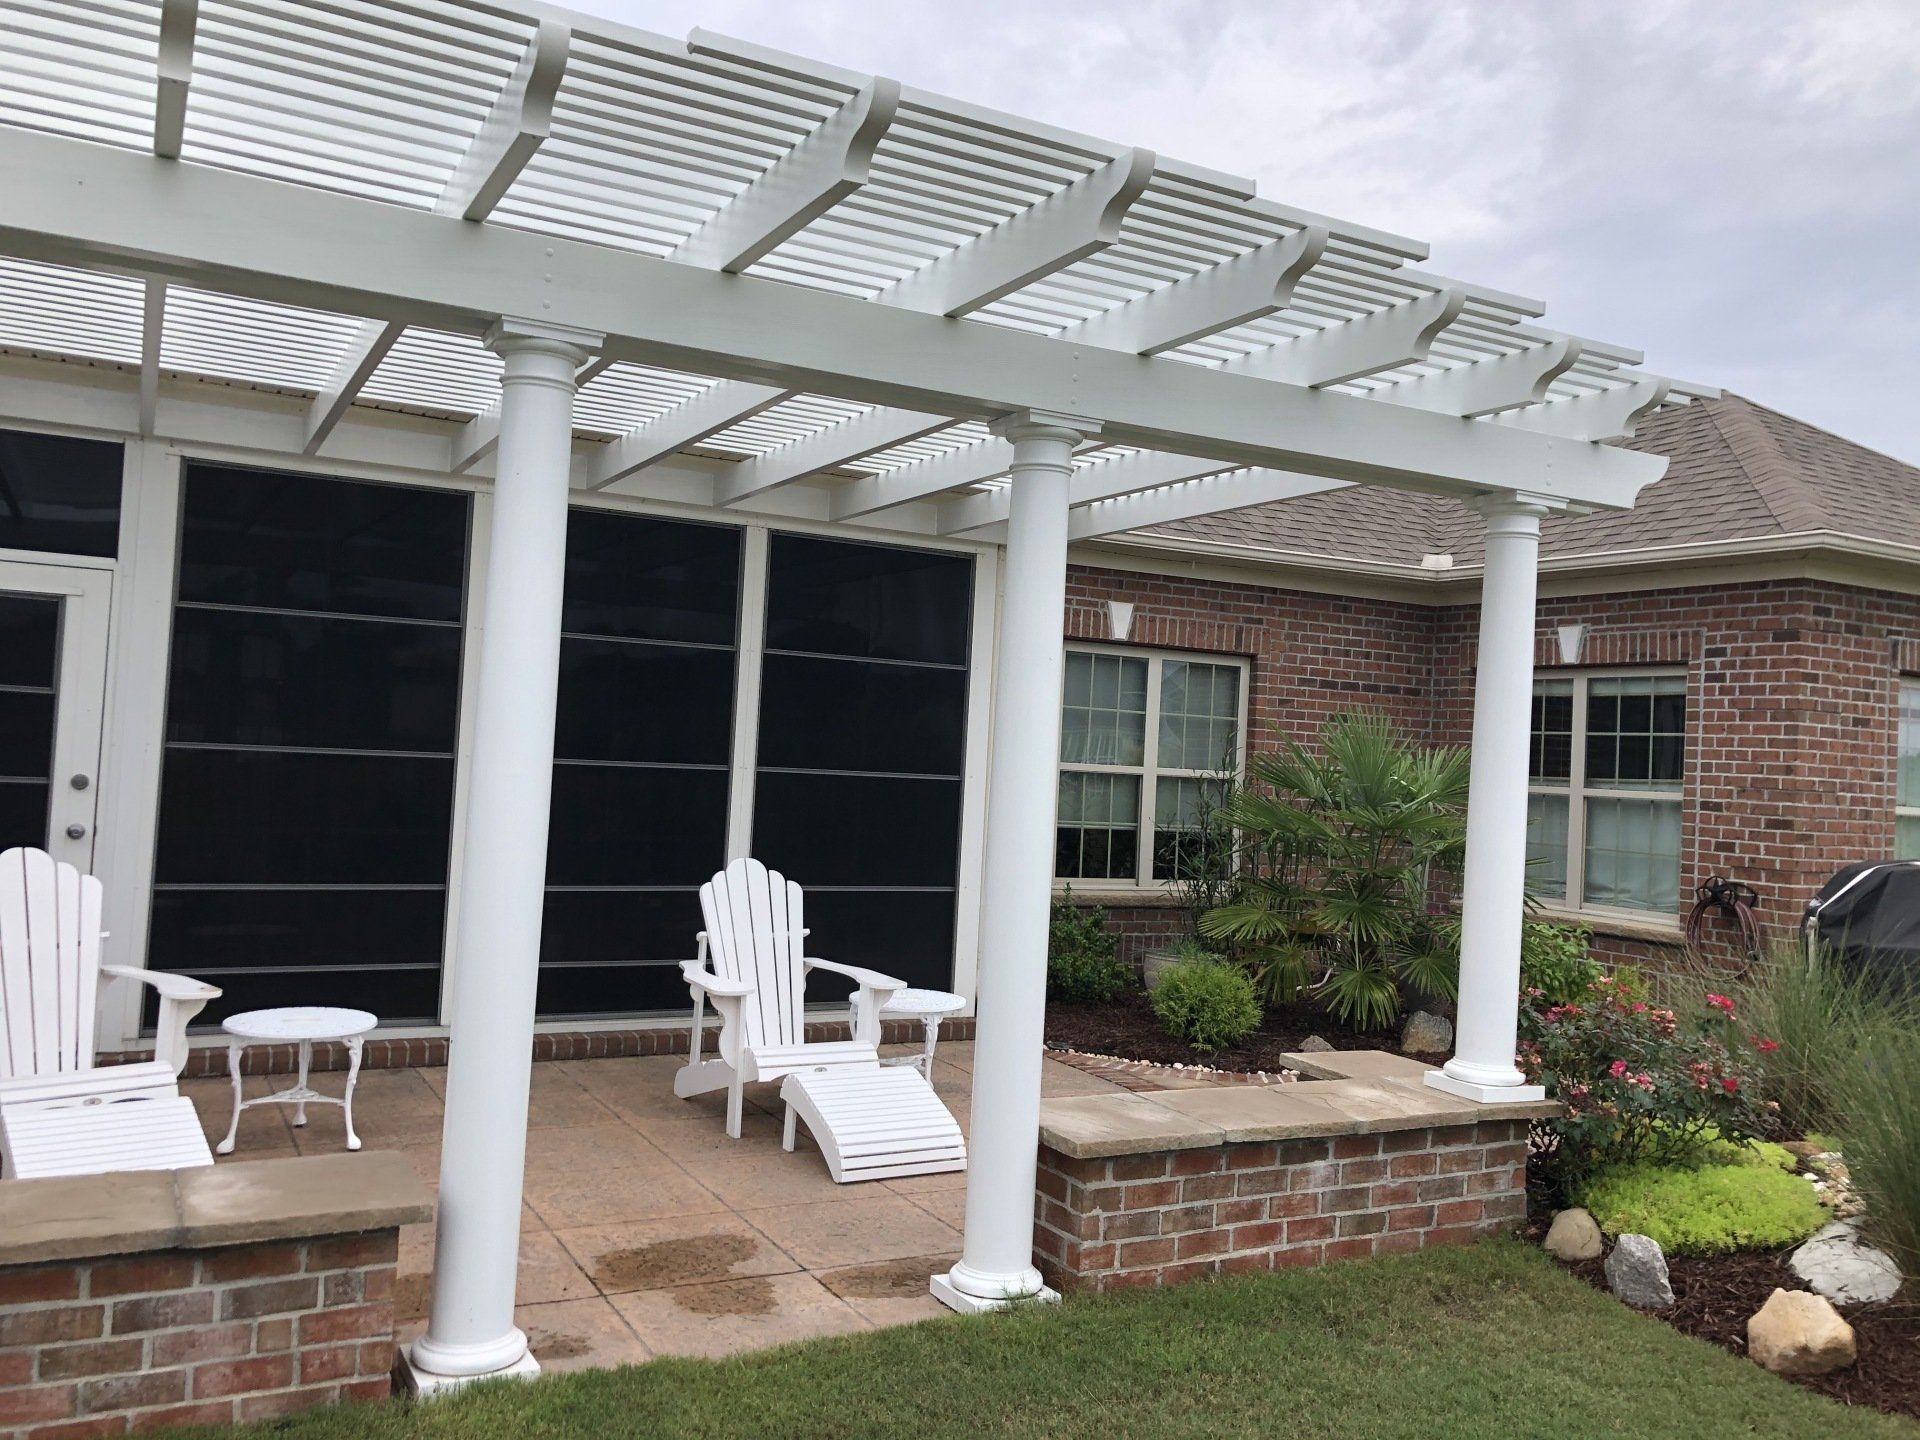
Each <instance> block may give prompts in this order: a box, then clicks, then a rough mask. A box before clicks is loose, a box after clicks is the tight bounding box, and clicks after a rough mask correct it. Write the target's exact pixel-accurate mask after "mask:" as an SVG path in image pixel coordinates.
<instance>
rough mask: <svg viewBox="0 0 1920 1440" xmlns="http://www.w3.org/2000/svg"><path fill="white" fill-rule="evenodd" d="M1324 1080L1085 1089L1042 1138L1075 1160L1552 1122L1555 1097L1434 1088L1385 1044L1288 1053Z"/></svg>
mask: <svg viewBox="0 0 1920 1440" xmlns="http://www.w3.org/2000/svg"><path fill="white" fill-rule="evenodd" d="M1286 1060H1287V1063H1288V1064H1289V1065H1291V1066H1292V1067H1293V1068H1295V1069H1297V1070H1298V1071H1300V1073H1301V1074H1303V1075H1308V1076H1313V1077H1316V1078H1312V1079H1308V1080H1301V1081H1298V1082H1295V1083H1292V1084H1284V1085H1218V1086H1206V1087H1204V1088H1201V1089H1194V1090H1158V1091H1153V1092H1151V1093H1147V1094H1124V1095H1085V1096H1080V1097H1078V1098H1075V1099H1071V1100H1048V1101H1045V1102H1043V1103H1042V1105H1041V1106H1040V1143H1041V1144H1042V1145H1045V1146H1047V1147H1048V1148H1049V1149H1051V1150H1055V1151H1058V1152H1059V1153H1060V1154H1062V1155H1065V1156H1067V1157H1069V1158H1070V1159H1074V1160H1097V1159H1100V1158H1102V1157H1104V1156H1109V1155H1138V1154H1143V1153H1146V1152H1148V1151H1154V1150H1199V1149H1204V1148H1206V1147H1209V1146H1213V1145H1232V1144H1239V1143H1241V1142H1243V1141H1249V1140H1298V1139H1309V1138H1316V1137H1321V1136H1328V1135H1375V1134H1379V1133H1381V1132H1383V1131H1389V1130H1424V1129H1427V1128H1429V1127H1432V1126H1440V1125H1475V1124H1479V1123H1481V1122H1483V1121H1490V1120H1544V1119H1547V1118H1549V1117H1551V1116H1554V1115H1557V1114H1559V1113H1560V1106H1559V1104H1558V1103H1557V1102H1555V1101H1551V1100H1536V1101H1532V1102H1525V1103H1520V1104H1514V1105H1481V1104H1478V1103H1476V1102H1474V1101H1472V1100H1463V1099H1461V1098H1459V1097H1458V1096H1455V1095H1448V1094H1446V1093H1445V1092H1444V1091H1440V1090H1435V1089H1433V1088H1431V1087H1430V1086H1428V1085H1427V1083H1426V1073H1427V1070H1428V1068H1429V1067H1428V1066H1426V1065H1424V1064H1422V1063H1420V1062H1419V1061H1417V1060H1408V1059H1406V1058H1405V1057H1404V1056H1400V1055H1390V1054H1387V1053H1386V1052H1385V1051H1381V1050H1342V1051H1321V1052H1319V1053H1316V1054H1312V1055H1289V1056H1287V1057H1286Z"/></svg>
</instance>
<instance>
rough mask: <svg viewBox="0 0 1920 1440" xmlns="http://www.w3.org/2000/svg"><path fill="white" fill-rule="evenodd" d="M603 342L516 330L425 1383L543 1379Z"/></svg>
mask: <svg viewBox="0 0 1920 1440" xmlns="http://www.w3.org/2000/svg"><path fill="white" fill-rule="evenodd" d="M598 340H599V337H598V336H585V335H581V334H578V333H577V332H571V331H562V330H559V329H556V328H555V327H550V326H541V325H538V324H534V323H521V322H512V321H502V322H501V323H500V324H498V325H496V326H495V327H494V329H493V330H492V332H490V333H489V335H488V337H487V343H488V345H489V346H490V347H491V348H492V349H493V350H494V351H495V352H497V353H498V354H499V355H500V356H501V357H502V358H503V359H504V360H505V361H506V369H505V373H504V374H503V375H502V376H501V381H500V444H499V450H498V456H497V460H496V474H495V479H494V485H493V507H492V512H493V513H492V518H491V520H490V522H489V525H488V531H487V534H488V547H487V581H486V601H485V613H484V615H483V617H482V628H481V631H480V635H479V641H480V679H479V687H478V688H479V696H478V700H477V702H476V706H475V719H474V732H473V752H472V757H471V765H470V774H471V776H472V779H471V781H470V783H469V790H468V800H467V819H466V846H465V851H464V854H463V857H462V862H461V867H460V926H459V935H458V939H457V941H456V944H455V950H454V960H453V969H452V975H451V982H452V999H451V1006H450V1020H451V1054H450V1056H449V1064H448V1069H447V1104H446V1125H445V1129H444V1131H443V1136H442V1145H441V1151H440V1194H439V1204H438V1214H437V1233H436V1236H435V1240H434V1253H433V1308H432V1312H431V1315H430V1318H429V1319H428V1322H427V1333H426V1334H425V1335H424V1336H422V1337H421V1338H420V1339H419V1340H418V1341H416V1342H415V1343H414V1344H413V1345H412V1347H411V1348H410V1353H409V1354H408V1356H407V1363H408V1368H409V1371H410V1374H411V1376H412V1378H413V1380H414V1383H415V1387H416V1388H419V1389H431V1388H434V1386H435V1385H436V1384H441V1383H446V1382H449V1381H454V1382H457V1381H460V1380H466V1379H472V1378H475V1377H478V1376H483V1375H490V1374H497V1373H500V1372H503V1371H512V1372H515V1373H530V1372H532V1371H534V1370H536V1369H537V1368H538V1367H537V1365H535V1363H534V1361H533V1358H532V1357H531V1356H530V1355H529V1354H528V1353H527V1337H526V1336H525V1335H524V1334H523V1333H522V1332H521V1331H520V1330H519V1328H518V1327H516V1326H515V1325H514V1323H513V1301H514V1283H515V1279H516V1275H517V1272H518V1269H519V1254H520V1189H521V1181H522V1177H523V1171H524V1169H525V1166H526V1149H527V1092H528V1086H529V1084H530V1082H531V1078H532V1074H531V1072H532V1065H533V1015H534V989H535V984H536V982H537V980H538V978H539V961H540V920H541V910H542V906H543V904H544V901H545V898H546V859H547V807H548V801H549V799H550V798H551V795H552V788H553V723H554V706H555V695H556V692H557V690H558V688H559V677H560V603H561V593H562V588H563V586H564V583H565V579H566V564H567V498H568V467H569V463H570V459H571V448H572V438H573V394H574V379H573V377H574V371H575V370H577V369H578V368H579V366H580V365H581V363H582V362H583V361H584V360H585V359H586V358H587V355H588V354H589V353H590V349H591V347H592V346H593V345H595V344H597V343H598Z"/></svg>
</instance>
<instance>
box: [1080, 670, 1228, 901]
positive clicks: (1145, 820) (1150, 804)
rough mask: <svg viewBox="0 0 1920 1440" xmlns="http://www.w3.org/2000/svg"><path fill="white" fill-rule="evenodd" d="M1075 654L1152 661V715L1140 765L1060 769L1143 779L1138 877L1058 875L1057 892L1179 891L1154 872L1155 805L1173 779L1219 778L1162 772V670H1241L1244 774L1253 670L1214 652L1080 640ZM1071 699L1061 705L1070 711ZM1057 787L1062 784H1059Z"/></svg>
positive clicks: (1149, 698)
mask: <svg viewBox="0 0 1920 1440" xmlns="http://www.w3.org/2000/svg"><path fill="white" fill-rule="evenodd" d="M1066 648H1067V652H1068V653H1069V654H1076V653H1077V654H1083V655H1118V656H1121V657H1123V658H1126V659H1129V660H1144V661H1146V662H1147V714H1146V744H1145V748H1144V750H1143V751H1142V754H1141V757H1140V758H1141V763H1140V764H1138V765H1095V764H1088V763H1083V762H1080V761H1066V760H1062V761H1059V762H1058V764H1057V766H1056V769H1057V771H1058V772H1059V773H1062V774H1064V773H1066V772H1068V771H1077V772H1079V773H1081V774H1087V775H1130V776H1135V777H1138V779H1139V781H1140V808H1139V818H1138V824H1139V839H1138V842H1137V847H1138V848H1137V849H1136V851H1135V856H1136V860H1135V864H1134V869H1135V870H1136V871H1137V872H1140V873H1137V874H1135V875H1134V876H1133V878H1131V879H1127V878H1124V877H1115V878H1113V879H1107V878H1105V877H1102V876H1097V875H1089V876H1085V877H1080V876H1072V875H1055V876H1054V877H1053V884H1054V888H1055V889H1056V890H1058V889H1060V888H1062V887H1065V886H1072V887H1074V888H1075V889H1078V890H1084V891H1090V892H1102V891H1120V890H1126V891H1138V892H1140V893H1143V894H1156V893H1165V892H1167V891H1169V890H1171V889H1172V888H1173V885H1174V881H1173V880H1172V879H1171V878H1170V877H1160V878H1156V877H1154V876H1153V874H1152V873H1151V872H1152V870H1153V848H1154V841H1153V834H1154V804H1155V802H1156V800H1157V798H1158V794H1159V788H1160V787H1159V783H1158V782H1159V781H1160V780H1162V779H1167V780H1205V779H1210V778H1212V777H1214V776H1216V775H1218V774H1219V771H1217V770H1188V769H1183V768H1180V767H1178V766H1172V767H1168V768H1166V769H1162V768H1161V767H1160V763H1159V762H1160V669H1161V666H1162V665H1163V664H1164V663H1165V662H1166V661H1169V660H1173V661H1178V662H1180V663H1183V664H1188V665H1219V666H1226V667H1230V668H1232V669H1234V670H1237V671H1238V672H1239V675H1240V685H1239V694H1238V696H1237V700H1238V704H1237V705H1236V706H1235V710H1234V717H1233V735H1234V742H1233V752H1234V754H1233V762H1234V770H1235V772H1236V773H1238V772H1241V771H1243V770H1244V769H1245V768H1246V763H1247V692H1248V690H1249V689H1250V688H1251V687H1252V680H1253V667H1252V665H1251V664H1250V663H1249V662H1248V660H1247V658H1246V657H1245V656H1244V655H1222V654H1218V653H1216V652H1213V651H1209V650H1159V649H1153V648H1150V647H1148V646H1144V645H1105V644H1096V643H1088V642H1082V641H1078V640H1076V641H1074V642H1072V643H1071V644H1069V645H1068V646H1067V647H1066ZM1065 704H1066V702H1065V698H1064V696H1063V698H1062V700H1061V706H1062V709H1063V710H1064V708H1065ZM1056 784H1057V782H1056ZM1058 828H1059V827H1058V819H1057V818H1056V820H1055V833H1056V834H1057V833H1058Z"/></svg>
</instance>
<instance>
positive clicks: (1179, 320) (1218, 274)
mask: <svg viewBox="0 0 1920 1440" xmlns="http://www.w3.org/2000/svg"><path fill="white" fill-rule="evenodd" d="M1327 238H1328V237H1327V232H1326V231H1325V230H1323V229H1320V228H1319V227H1317V226H1315V227H1310V228H1308V229H1305V230H1296V231H1294V232H1293V234H1291V235H1288V236H1286V237H1285V238H1284V239H1280V240H1274V241H1272V242H1270V243H1268V244H1266V245H1262V246H1260V247H1259V248H1258V249H1257V250H1249V251H1247V252H1246V253H1245V254H1242V255H1236V256H1234V257H1233V258H1232V259H1231V260H1225V261H1222V262H1221V263H1220V264H1218V265H1212V266H1209V267H1208V268H1207V269H1205V270H1201V271H1199V272H1197V273H1196V274H1193V275H1190V276H1188V277H1187V278H1186V279H1184V280H1176V281H1175V282H1174V283H1173V284H1171V285H1163V286H1161V287H1160V288H1159V289H1158V290H1153V291H1149V292H1148V293H1147V294H1145V295H1142V296H1141V297H1140V298H1139V299H1137V300H1130V301H1128V302H1127V303H1126V304H1124V305H1116V306H1114V307H1113V309H1111V310H1106V311H1103V312H1102V313H1100V314H1098V315H1091V316H1089V317H1088V318H1087V319H1085V320H1082V321H1080V322H1079V323H1078V324H1077V325H1070V326H1068V327H1067V328H1066V329H1065V330H1063V331H1061V332H1060V334H1059V336H1058V337H1057V338H1059V339H1062V340H1074V341H1079V342H1080V343H1082V344H1086V345H1098V346H1101V347H1102V348H1104V349H1107V350H1124V351H1126V352H1127V353H1128V354H1131V355H1157V354H1159V353H1160V352H1161V351H1162V350H1171V349H1173V348H1174V347H1175V346H1178V345H1184V344H1186V343H1187V342H1188V341H1189V340H1198V339H1199V338H1200V337H1201V336H1203V335H1212V334H1214V333H1215V332H1217V331H1220V330H1229V329H1232V328H1233V327H1234V326H1235V325H1244V324H1246V323H1247V322H1248V321H1249V320H1258V319H1261V318H1262V317H1263V316H1267V315H1272V314H1274V313H1275V312H1276V311H1280V310H1284V309H1286V308H1287V305H1288V303H1289V302H1290V301H1291V300H1292V299H1293V289H1294V286H1296V285H1297V284H1299V283H1300V280H1301V278H1302V277H1303V276H1304V275H1306V274H1307V272H1308V271H1310V270H1312V269H1313V267H1314V266H1315V265H1316V264H1317V263H1318V262H1319V259H1320V257H1321V255H1322V254H1324V253H1325V252H1326V248H1327Z"/></svg>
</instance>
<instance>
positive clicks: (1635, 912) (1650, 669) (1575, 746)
mask: <svg viewBox="0 0 1920 1440" xmlns="http://www.w3.org/2000/svg"><path fill="white" fill-rule="evenodd" d="M1564 680H1571V681H1572V682H1573V734H1572V738H1571V741H1570V742H1569V743H1570V744H1571V746H1572V750H1573V753H1572V755H1571V756H1570V757H1569V764H1568V766H1567V781H1566V784H1564V785H1552V784H1545V783H1542V782H1540V781H1536V780H1535V779H1533V777H1532V776H1531V775H1529V776H1528V777H1527V794H1528V795H1530V796H1532V795H1561V796H1565V797H1566V801H1567V893H1566V895H1565V897H1564V898H1562V897H1558V896H1553V895H1542V896H1541V897H1540V899H1541V902H1542V903H1543V904H1545V905H1547V906H1548V907H1550V908H1551V909H1554V910H1560V911H1565V912H1566V913H1568V914H1576V915H1592V916H1595V917H1598V918H1602V919H1609V920H1624V921H1638V922H1640V923H1641V924H1645V923H1646V922H1647V921H1649V920H1657V919H1660V918H1663V917H1664V918H1669V919H1674V920H1677V919H1678V918H1679V915H1680V908H1679V903H1678V902H1683V901H1684V899H1685V894H1684V886H1683V883H1682V882H1683V881H1684V878H1685V875H1686V847H1687V837H1686V809H1685V807H1686V801H1687V784H1688V781H1689V778H1690V772H1691V770H1692V768H1693V749H1694V747H1693V734H1694V730H1693V721H1694V713H1693V685H1692V681H1691V678H1690V677H1689V676H1688V674H1687V671H1686V670H1685V669H1684V668H1676V667H1674V666H1671V665H1657V666H1646V667H1634V668H1626V669H1598V670H1587V669H1581V670H1542V671H1538V672H1536V673H1535V675H1534V677H1533V681H1534V685H1535V686H1536V687H1537V686H1540V685H1545V684H1549V683H1551V682H1553V681H1564ZM1594 680H1679V681H1681V682H1682V683H1684V684H1685V685H1686V687H1687V688H1686V701H1687V715H1686V722H1685V724H1686V728H1685V729H1683V730H1682V731H1681V741H1680V786H1679V789H1678V790H1675V791H1672V792H1667V791H1662V790H1633V789H1615V788H1610V787H1607V786H1601V785H1588V784H1587V783H1586V778H1587V686H1588V684H1589V682H1591V681H1594ZM1528 730H1529V734H1531V730H1532V726H1531V725H1529V726H1528ZM1529 768H1531V766H1529ZM1668 793H1671V794H1672V796H1673V800H1672V803H1673V804H1675V805H1678V806H1680V807H1681V811H1680V817H1681V833H1680V854H1679V856H1678V857H1677V859H1676V862H1675V863H1676V865H1677V866H1678V873H1677V874H1676V875H1675V877H1674V891H1675V898H1676V902H1677V903H1676V905H1675V909H1674V913H1673V915H1671V916H1666V915H1665V912H1664V911H1660V910H1639V909H1634V908H1633V907H1631V906H1626V905H1593V904H1589V903H1588V902H1587V901H1586V899H1585V898H1584V897H1585V894H1586V888H1587V883H1586V882H1587V873H1586V872H1587V801H1588V800H1590V799H1598V800H1648V799H1653V798H1657V797H1659V796H1662V795H1666V794H1668Z"/></svg>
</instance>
